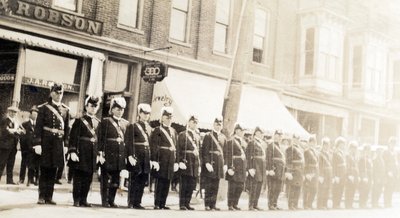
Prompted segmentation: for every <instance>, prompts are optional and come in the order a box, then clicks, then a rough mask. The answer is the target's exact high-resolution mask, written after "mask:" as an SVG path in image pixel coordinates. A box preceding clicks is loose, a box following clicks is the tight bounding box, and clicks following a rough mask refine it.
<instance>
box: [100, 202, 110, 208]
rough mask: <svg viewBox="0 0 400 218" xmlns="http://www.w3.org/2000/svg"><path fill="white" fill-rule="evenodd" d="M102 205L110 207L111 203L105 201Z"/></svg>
mask: <svg viewBox="0 0 400 218" xmlns="http://www.w3.org/2000/svg"><path fill="white" fill-rule="evenodd" d="M101 206H102V207H110V204H109V203H107V202H103V203H101Z"/></svg>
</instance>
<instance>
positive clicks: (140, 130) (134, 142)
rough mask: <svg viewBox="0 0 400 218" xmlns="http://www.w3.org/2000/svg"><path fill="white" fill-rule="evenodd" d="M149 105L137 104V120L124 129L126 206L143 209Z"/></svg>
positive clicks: (147, 160)
mask: <svg viewBox="0 0 400 218" xmlns="http://www.w3.org/2000/svg"><path fill="white" fill-rule="evenodd" d="M150 113H151V107H150V105H148V104H139V105H138V114H139V120H138V121H137V122H136V123H134V124H131V125H129V126H128V129H127V130H126V137H125V141H126V150H127V156H128V162H127V169H128V171H129V186H128V192H129V193H128V207H129V208H134V209H145V208H144V207H143V206H142V205H141V203H142V197H143V192H144V187H145V185H146V182H147V181H148V180H149V174H150V144H149V135H150V134H149V133H150V132H149V131H150V130H149V127H150V126H149V124H148V121H149V118H150Z"/></svg>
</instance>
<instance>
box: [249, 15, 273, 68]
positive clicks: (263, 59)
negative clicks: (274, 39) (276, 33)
mask: <svg viewBox="0 0 400 218" xmlns="http://www.w3.org/2000/svg"><path fill="white" fill-rule="evenodd" d="M257 10H261V11H263V12H264V13H265V24H264V25H265V33H264V36H261V35H258V34H257V33H256V31H255V29H256V28H255V23H256V11H257ZM270 14H271V12H270V10H269V9H267V8H264V7H256V8H255V9H254V17H253V19H254V28H253V34H252V36H253V37H252V38H253V40H252V45H251V46H252V57H251V61H252V63H253V64H262V65H264V64H265V62H266V60H267V54H268V52H267V51H268V46H267V45H268V40H269V37H268V36H269V32H270V31H269V30H270V29H269V28H270V25H269V23H270ZM256 36H259V37H261V38H263V43H262V57H261V59H260V62H258V61H254V49H257V48H255V46H254V38H255V37H256ZM259 50H261V49H259Z"/></svg>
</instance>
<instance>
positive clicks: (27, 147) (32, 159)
mask: <svg viewBox="0 0 400 218" xmlns="http://www.w3.org/2000/svg"><path fill="white" fill-rule="evenodd" d="M38 112H39V110H38V108H37V107H36V106H33V107H32V108H31V110H30V113H31V114H30V116H29V120H28V121H26V122H24V123H22V126H23V128H24V129H25V131H26V133H25V134H24V135H22V136H21V140H20V144H21V156H22V159H21V170H20V172H19V183H24V180H25V174H26V168H28V182H27V184H26V185H27V186H29V185H30V184H31V183H33V184H37V179H38V177H39V163H38V162H39V160H40V159H39V158H40V156H39V155H37V154H35V152H34V151H33V148H32V146H33V144H32V142H33V138H34V131H35V125H36V119H37V115H38Z"/></svg>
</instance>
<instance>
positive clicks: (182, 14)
mask: <svg viewBox="0 0 400 218" xmlns="http://www.w3.org/2000/svg"><path fill="white" fill-rule="evenodd" d="M189 3H190V2H189V0H172V10H171V23H170V29H169V37H170V38H171V39H174V40H177V41H181V42H188V41H189V31H188V29H189Z"/></svg>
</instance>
